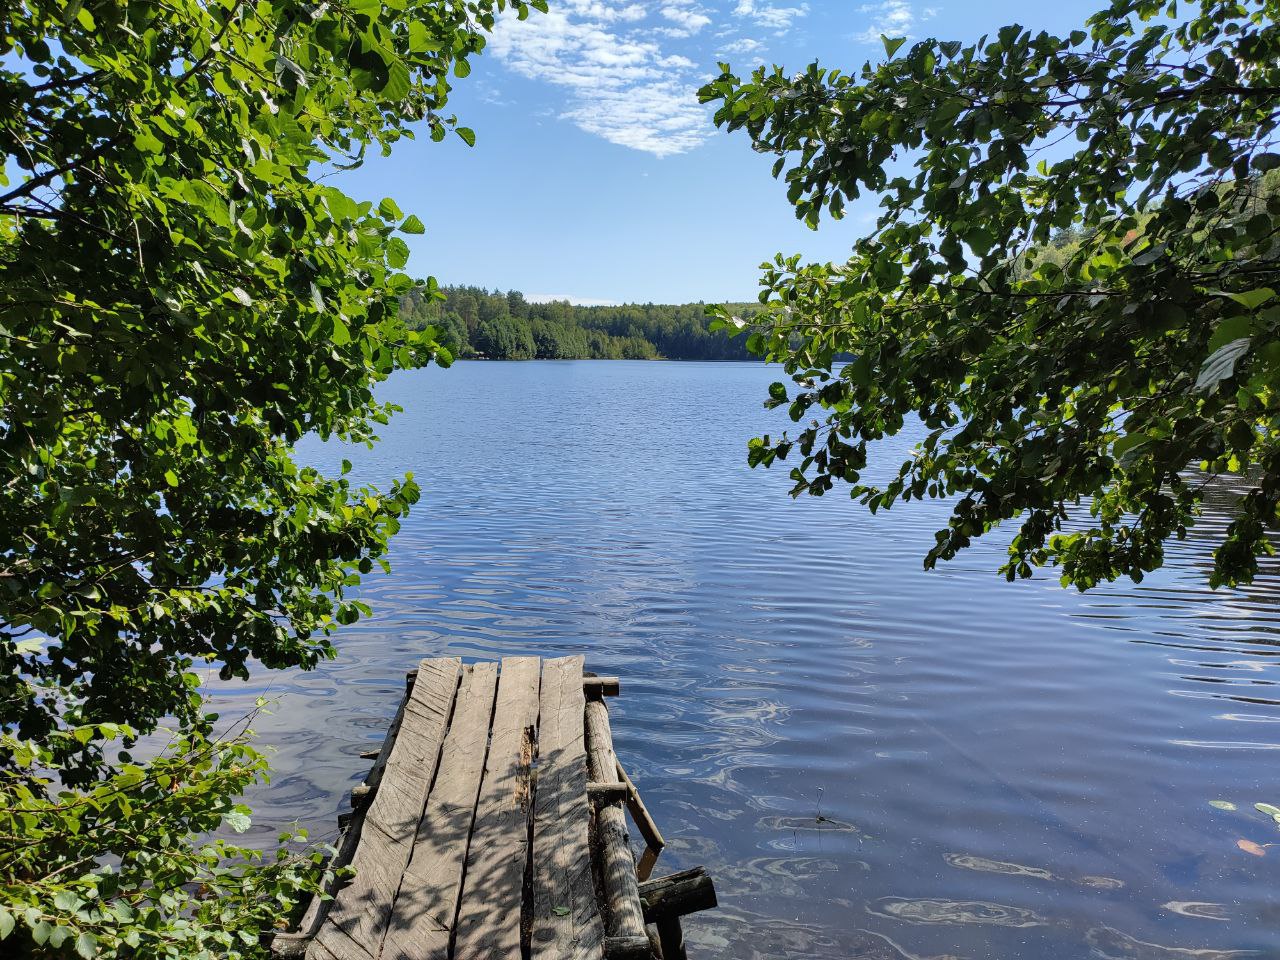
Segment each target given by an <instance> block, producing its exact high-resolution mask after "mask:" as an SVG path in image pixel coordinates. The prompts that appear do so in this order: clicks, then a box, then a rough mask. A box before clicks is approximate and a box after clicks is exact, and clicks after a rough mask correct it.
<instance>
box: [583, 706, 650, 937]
mask: <svg viewBox="0 0 1280 960" xmlns="http://www.w3.org/2000/svg"><path fill="white" fill-rule="evenodd" d="M586 734H587V772H588V774H589V775H590V777H591V779H592V780H594V781H596V782H597V783H620V782H621V779H620V778H619V777H618V758H617V757H616V756H615V755H614V753H613V732H612V731H611V730H610V729H609V711H608V709H607V708H606V707H605V705H604V701H602V700H589V701H588V702H587V707H586ZM596 843H597V846H598V847H599V850H600V876H601V880H602V882H603V884H604V890H603V891H602V893H603V897H604V902H605V904H606V911H605V928H606V932H607V934H608V936H609V937H610V938H612V939H616V940H618V942H619V943H624V942H634V941H635V940H636V938H639V937H645V939H646V940H647V939H648V938H647V937H646V936H645V932H644V918H643V915H642V913H641V909H640V892H639V889H638V886H637V883H636V861H635V855H634V854H633V853H632V852H631V841H630V838H628V836H627V818H626V814H625V813H624V812H623V809H622V804H621V803H620V802H614V803H605V804H601V805H600V806H598V807H597V808H596Z"/></svg>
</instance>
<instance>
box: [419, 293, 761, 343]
mask: <svg viewBox="0 0 1280 960" xmlns="http://www.w3.org/2000/svg"><path fill="white" fill-rule="evenodd" d="M440 292H441V293H442V294H443V295H444V299H442V300H441V299H431V298H429V297H428V296H427V293H426V290H425V289H422V288H419V289H416V290H412V291H410V292H409V293H408V294H407V295H405V296H404V297H403V298H402V299H401V301H400V312H401V314H402V315H403V316H404V318H405V320H406V322H407V323H408V324H409V326H411V327H414V328H415V329H421V328H422V327H425V326H428V325H431V326H434V327H437V328H438V329H440V330H442V331H443V336H442V337H441V340H442V342H443V344H444V346H446V347H448V348H449V350H450V352H452V353H453V355H454V356H455V357H463V358H468V357H477V358H485V359H489V360H658V359H667V360H751V359H753V358H752V357H751V355H750V354H748V353H747V350H746V348H745V347H744V346H743V341H742V338H734V339H731V338H729V337H727V336H725V335H723V334H721V333H712V332H710V330H709V329H708V320H707V317H706V316H705V315H704V314H703V305H702V304H701V303H685V304H678V305H671V304H655V303H645V304H627V305H625V306H619V307H578V306H574V305H573V304H571V303H569V302H567V301H564V300H555V301H551V302H549V303H530V302H529V301H528V300H526V299H525V298H524V295H523V294H521V293H520V292H519V291H517V290H511V291H508V292H506V293H502V292H501V291H498V290H494V291H489V290H486V289H484V288H483V287H461V286H459V287H441V288H440ZM756 309H758V307H755V306H754V305H752V304H742V305H739V307H738V310H739V313H740V315H743V316H749V315H750V314H751V313H752V312H754V310H756Z"/></svg>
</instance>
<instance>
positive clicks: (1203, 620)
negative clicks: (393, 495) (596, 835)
mask: <svg viewBox="0 0 1280 960" xmlns="http://www.w3.org/2000/svg"><path fill="white" fill-rule="evenodd" d="M771 379H774V376H773V374H772V373H771V372H770V371H767V370H764V369H761V368H760V367H756V366H749V365H738V364H724V365H718V364H644V363H622V362H613V363H608V362H606V363H591V362H580V363H537V364H484V363H468V364H460V365H457V366H456V367H454V368H453V369H452V370H450V371H444V372H441V371H427V372H422V373H418V374H412V375H406V376H402V377H399V378H397V379H396V380H395V381H393V382H392V383H390V384H388V386H387V391H386V396H387V398H388V399H392V400H395V401H397V402H399V403H401V404H402V405H404V406H405V407H406V408H407V409H406V412H405V413H404V414H403V415H401V416H399V417H397V418H396V420H395V421H393V423H392V424H391V426H390V427H388V428H386V429H385V430H384V436H385V437H386V440H385V442H384V443H383V444H382V445H380V446H379V447H378V449H377V450H375V451H374V452H372V453H367V452H364V451H356V454H357V455H352V452H351V451H340V450H333V449H324V448H319V447H309V448H307V450H306V451H305V452H306V455H307V456H309V457H312V458H314V459H315V460H316V461H317V462H320V463H323V464H328V463H329V461H333V462H335V463H336V461H337V459H339V458H340V457H341V456H342V455H344V453H345V455H347V456H348V457H350V458H351V459H353V460H356V461H357V467H356V469H357V474H358V475H360V476H361V477H365V478H368V479H371V480H380V481H386V480H387V479H389V478H390V477H392V476H394V475H397V474H399V473H403V472H404V471H406V470H413V471H414V472H415V473H416V475H417V477H418V479H419V481H420V482H421V483H422V485H423V489H424V499H423V502H422V503H420V504H419V505H418V506H417V508H416V509H415V510H414V512H413V514H412V515H411V516H410V518H409V519H408V521H407V522H406V523H405V525H404V529H403V530H402V532H401V535H400V537H399V538H398V540H397V541H396V544H395V547H394V557H393V560H394V563H395V569H394V571H393V573H392V574H391V575H390V576H389V577H379V578H371V579H370V580H369V582H368V583H367V584H366V585H365V586H364V587H363V588H362V590H363V596H364V597H365V599H367V600H368V602H370V603H371V604H372V605H373V607H374V609H375V611H376V616H375V617H373V618H371V619H369V620H367V621H363V622H361V623H359V624H356V625H355V626H353V627H351V628H348V629H346V630H344V631H343V633H342V634H341V636H340V637H339V640H338V646H339V650H340V658H339V660H338V661H337V662H335V663H330V664H325V665H324V666H322V667H321V668H320V669H319V670H317V671H315V672H313V673H310V674H299V673H289V674H285V675H280V676H276V677H268V676H267V675H261V676H259V677H256V678H255V682H254V684H253V685H252V686H242V685H235V684H232V685H228V686H227V687H225V688H224V689H225V703H224V713H226V714H227V715H228V716H229V715H232V714H233V713H235V711H236V710H237V709H238V708H239V707H240V706H241V705H243V704H244V703H245V702H246V699H247V696H248V691H249V690H252V691H254V692H255V693H256V692H259V691H263V690H266V691H268V695H272V694H279V695H281V697H282V699H281V701H280V703H279V705H278V707H277V710H276V713H275V714H274V715H272V716H271V717H269V718H266V719H265V720H264V722H262V723H260V724H259V725H258V727H259V730H260V732H261V734H262V739H263V741H264V742H266V743H268V744H271V745H274V746H275V747H276V748H277V749H278V756H277V760H276V768H277V771H278V773H277V775H276V780H275V782H274V784H273V785H272V786H271V788H270V789H268V790H267V791H265V792H263V793H262V794H261V795H260V796H258V797H257V798H256V805H257V807H258V808H259V811H260V812H259V816H258V819H257V824H256V826H255V829H257V830H258V831H259V834H258V836H261V837H262V838H263V841H264V842H265V841H266V840H267V839H268V837H269V836H270V835H273V834H274V831H275V825H276V824H278V823H281V822H285V821H287V820H289V819H291V818H294V817H296V818H299V819H301V820H302V821H303V822H304V823H306V824H307V825H309V826H312V827H314V828H315V829H316V831H317V832H318V833H331V832H332V830H333V822H334V817H335V815H336V813H337V812H338V810H339V809H340V808H341V806H342V804H343V798H344V797H345V795H346V792H347V791H348V790H349V788H350V786H351V785H352V784H353V783H354V782H356V781H357V780H358V779H359V778H360V776H362V774H363V772H364V769H365V767H366V766H367V761H362V760H360V759H359V754H360V752H361V751H363V750H367V749H370V748H371V747H375V746H377V744H378V743H379V742H380V741H381V739H382V735H383V733H384V730H385V726H386V723H387V721H388V719H389V717H390V714H391V713H392V712H393V711H394V709H395V705H396V703H397V700H398V698H399V696H400V693H401V691H402V690H403V674H404V670H405V669H406V668H407V667H408V666H410V665H412V664H413V663H414V662H415V661H416V660H417V659H418V658H419V657H422V656H430V655H439V654H444V653H448V654H454V655H462V656H467V657H485V658H488V657H495V656H502V655H511V654H521V653H536V654H542V655H547V656H551V655H556V654H559V653H564V652H570V651H573V652H576V651H585V652H586V653H587V656H588V666H589V667H590V668H592V669H596V670H599V671H601V672H607V673H617V674H619V675H621V676H622V678H623V683H624V695H623V696H622V697H621V698H620V700H618V701H616V702H615V704H614V708H615V709H616V711H617V712H618V713H619V714H620V715H621V719H619V720H618V722H617V723H615V737H616V739H617V744H618V752H619V754H620V756H621V758H622V759H623V762H624V763H625V764H626V765H627V766H628V768H629V770H630V772H631V774H632V776H633V778H634V779H635V780H636V781H637V783H638V784H639V785H640V786H641V788H642V790H643V791H644V794H645V800H646V804H647V805H648V806H649V808H650V809H651V810H652V811H653V812H654V814H655V816H657V817H658V819H659V822H660V824H661V826H662V828H663V831H664V833H665V834H666V836H667V837H668V839H669V841H670V846H669V848H668V852H667V853H666V854H664V856H663V859H662V861H660V865H659V869H660V870H663V869H676V868H679V867H683V866H688V865H692V864H694V863H705V864H706V865H707V866H708V867H709V868H710V870H711V872H712V873H713V874H714V876H715V877H716V880H717V886H718V889H719V890H720V891H721V903H722V904H723V907H722V909H721V910H720V911H718V912H717V913H716V914H714V915H710V916H706V917H699V918H698V920H697V921H696V922H694V923H691V924H690V925H689V926H690V930H689V939H690V941H691V943H692V944H694V945H695V946H696V947H697V948H698V954H697V955H699V956H704V957H723V958H730V957H733V958H749V957H777V956H804V957H820V958H837V957H839V958H844V957H848V956H864V957H871V958H908V960H909V958H913V957H919V958H926V957H930V958H935V960H936V958H944V957H969V958H975V960H980V958H989V957H990V958H1006V957H1007V958H1030V960H1040V958H1045V960H1048V958H1054V960H1058V958H1063V957H1075V956H1086V955H1091V956H1097V957H1102V958H1107V957H1114V958H1117V960H1118V958H1126V960H1131V958H1138V960H1146V958H1158V960H1166V958H1167V960H1176V958H1199V960H1218V958H1224V957H1229V956H1235V955H1240V956H1243V955H1245V954H1238V953H1233V952H1232V951H1242V950H1243V951H1256V952H1257V953H1256V954H1255V955H1259V956H1276V955H1278V954H1280V933H1277V930H1278V929H1280V925H1278V924H1277V922H1276V921H1277V920H1280V916H1278V915H1277V912H1278V911H1277V909H1276V908H1275V907H1274V906H1273V905H1272V903H1271V896H1270V894H1271V891H1272V890H1274V889H1275V884H1276V881H1277V879H1280V877H1278V876H1277V869H1280V848H1276V849H1274V850H1272V851H1270V853H1269V855H1268V856H1265V857H1261V858H1258V857H1251V856H1249V855H1247V854H1246V853H1243V852H1241V850H1240V849H1238V848H1237V846H1236V840H1238V839H1249V840H1252V841H1254V842H1257V843H1260V844H1265V843H1270V842H1272V840H1273V838H1275V839H1277V840H1280V836H1277V832H1278V831H1277V827H1276V825H1275V824H1273V823H1271V822H1270V821H1269V820H1268V819H1267V818H1265V817H1262V816H1261V815H1258V814H1256V813H1255V812H1254V811H1253V806H1252V805H1253V803H1254V802H1257V801H1270V802H1280V784H1277V783H1276V780H1275V778H1274V776H1273V775H1272V773H1271V771H1272V769H1273V768H1274V752H1273V748H1274V746H1275V745H1277V744H1280V729H1277V728H1274V727H1273V726H1272V725H1271V724H1272V723H1273V722H1274V721H1276V720H1278V719H1280V709H1277V702H1278V701H1280V697H1276V695H1275V691H1274V690H1273V689H1272V688H1273V687H1274V686H1275V685H1276V683H1277V682H1278V681H1280V670H1277V661H1276V659H1275V656H1276V654H1277V652H1280V651H1277V650H1276V649H1274V648H1273V647H1272V645H1275V644H1276V639H1277V630H1276V626H1277V621H1278V619H1280V618H1278V616H1277V612H1276V609H1275V604H1274V597H1275V593H1276V590H1277V587H1278V585H1280V580H1278V579H1277V578H1276V577H1275V576H1274V575H1269V576H1268V577H1267V578H1266V579H1265V580H1264V581H1262V582H1260V583H1258V584H1255V585H1254V586H1253V587H1251V588H1247V589H1244V590H1240V591H1232V592H1224V591H1218V592H1216V593H1215V592H1213V591H1209V590H1208V588H1207V587H1205V586H1204V574H1205V571H1206V569H1207V556H1208V551H1209V549H1210V548H1211V544H1212V538H1211V536H1210V534H1212V533H1213V532H1214V531H1215V530H1218V531H1220V529H1221V527H1222V526H1223V523H1224V521H1223V520H1222V519H1221V518H1220V517H1219V516H1211V517H1209V518H1207V519H1206V522H1205V523H1204V524H1202V525H1201V526H1200V527H1198V528H1196V529H1195V530H1193V532H1192V535H1191V536H1189V537H1188V539H1187V540H1186V541H1185V542H1182V543H1177V544H1173V545H1172V546H1171V547H1170V551H1169V563H1168V567H1167V569H1166V570H1164V571H1161V572H1159V573H1158V574H1155V575H1152V576H1150V577H1149V578H1148V579H1147V580H1146V581H1145V582H1144V583H1143V584H1142V585H1141V586H1137V587H1135V586H1133V585H1131V584H1123V585H1121V584H1117V585H1113V586H1109V587H1104V588H1102V589H1099V590H1097V591H1094V592H1091V593H1089V594H1085V595H1083V596H1082V595H1079V594H1077V593H1075V592H1072V591H1064V590H1061V589H1060V588H1059V587H1058V586H1057V584H1056V579H1055V578H1053V577H1052V576H1045V577H1041V578H1037V579H1036V580H1034V581H1032V582H1027V583H1020V584H1015V585H1009V584H1006V583H1004V582H1003V580H1002V579H1000V578H999V577H998V576H997V575H995V573H994V569H995V567H996V566H997V565H998V564H999V562H1000V560H1001V558H1002V556H1003V552H1004V550H1003V544H1002V543H1001V542H999V539H998V538H996V539H991V540H989V541H987V542H982V543H980V544H979V545H978V546H977V547H976V548H975V549H974V550H972V551H970V552H969V553H968V554H966V555H964V556H963V557H962V558H961V559H960V560H958V561H955V562H953V563H951V564H948V565H946V566H944V567H943V568H941V569H939V570H937V571H934V572H930V573H926V572H924V571H923V570H921V568H920V558H921V557H922V556H923V554H924V552H925V550H927V549H928V546H929V545H930V544H931V543H932V531H933V530H934V529H935V528H936V526H938V525H939V524H940V523H941V522H943V520H944V518H945V505H943V504H939V503H932V502H926V503H922V504H914V503H913V504H908V505H905V506H902V507H898V508H895V509H893V510H892V511H890V512H889V513H888V514H881V515H880V516H878V517H874V518H873V517H870V516H868V515H867V514H866V513H865V512H864V511H862V510H861V509H860V508H857V507H855V506H853V505H851V504H850V503H849V502H848V500H847V499H845V498H843V497H841V496H838V495H836V494H835V493H833V494H832V495H829V496H828V497H826V498H824V499H822V500H802V501H797V502H792V501H790V500H789V498H787V497H786V495H785V490H786V488H787V487H788V486H789V484H788V482H787V479H786V475H785V472H784V471H777V470H775V471H773V472H771V473H765V472H762V471H755V472H752V471H749V470H748V469H747V468H746V467H745V465H744V464H743V451H744V445H745V441H746V439H747V438H748V437H750V436H752V435H754V434H756V433H759V432H764V431H766V430H770V429H772V430H774V431H775V432H776V431H777V429H778V426H779V425H778V423H776V422H775V421H774V414H772V413H766V412H764V411H763V410H762V409H761V407H760V403H759V401H760V398H761V397H762V396H763V395H764V388H765V386H766V385H767V384H768V382H769V381H770V380H771ZM884 446H885V448H886V450H885V453H886V455H887V456H888V461H887V462H888V463H889V464H896V463H898V462H900V461H901V459H902V455H903V454H904V452H905V450H906V449H907V447H908V446H909V438H898V439H894V440H891V441H887V442H886V443H885V444H884ZM1214 496H1215V499H1214V500H1213V507H1214V509H1218V510H1221V509H1226V508H1229V503H1230V500H1229V498H1225V499H1224V498H1221V497H1219V496H1218V494H1217V492H1216V491H1215V495H1214ZM1273 731H1274V732H1273ZM1218 798H1221V799H1227V800H1231V801H1233V802H1235V803H1236V804H1237V807H1238V809H1237V810H1235V811H1230V812H1228V811H1222V810H1218V809H1214V808H1211V807H1209V806H1208V801H1209V800H1211V799H1218ZM1223 917H1226V918H1227V919H1228V922H1224V921H1223V919H1222V918H1223ZM1018 918H1024V919H1025V918H1035V923H1036V925H1035V926H1018V925H1015V923H1014V922H1012V921H1017V920H1018ZM1006 921H1007V922H1006ZM1197 951H1198V952H1197Z"/></svg>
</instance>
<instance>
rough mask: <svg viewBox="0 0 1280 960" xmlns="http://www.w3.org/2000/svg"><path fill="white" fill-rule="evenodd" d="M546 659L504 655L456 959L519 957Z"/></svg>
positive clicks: (457, 937) (461, 916)
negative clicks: (541, 671) (542, 671)
mask: <svg viewBox="0 0 1280 960" xmlns="http://www.w3.org/2000/svg"><path fill="white" fill-rule="evenodd" d="M539 664H540V661H539V659H538V658H537V657H503V659H502V674H501V676H499V677H498V701H497V706H496V707H495V708H494V711H493V738H492V739H491V740H490V742H489V756H488V758H487V759H486V760H485V765H484V783H483V784H482V785H481V787H480V799H479V800H478V801H477V803H476V824H475V829H474V830H473V831H472V833H471V846H470V848H469V851H468V853H467V872H466V877H465V879H464V881H463V890H462V909H461V910H460V911H459V914H458V926H457V930H456V945H455V948H454V956H455V957H457V958H463V957H465V958H466V960H508V958H512V957H519V956H520V925H521V912H522V911H521V907H522V904H523V900H524V875H525V866H526V864H527V862H528V856H529V817H530V815H531V813H532V806H533V803H532V799H533V792H532V784H531V783H530V772H531V770H532V768H533V754H534V749H535V747H534V744H535V732H536V730H537V726H538V689H539V676H538V674H539Z"/></svg>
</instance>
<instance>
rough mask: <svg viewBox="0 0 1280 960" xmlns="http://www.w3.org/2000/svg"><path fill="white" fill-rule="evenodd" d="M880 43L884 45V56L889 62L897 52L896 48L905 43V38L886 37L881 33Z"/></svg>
mask: <svg viewBox="0 0 1280 960" xmlns="http://www.w3.org/2000/svg"><path fill="white" fill-rule="evenodd" d="M880 42H881V43H883V44H884V54H885V56H886V57H888V58H889V59H890V60H892V59H893V55H894V54H895V53H897V52H898V48H899V47H901V46H902V45H903V44H904V43H906V42H907V38H906V37H887V36H885V35H884V34H883V33H882V34H880Z"/></svg>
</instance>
